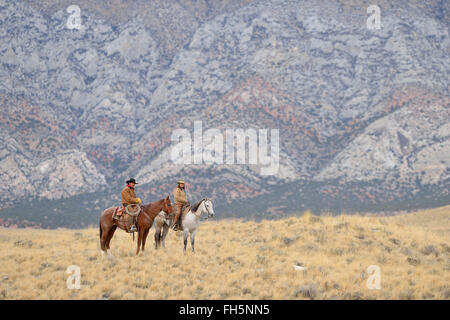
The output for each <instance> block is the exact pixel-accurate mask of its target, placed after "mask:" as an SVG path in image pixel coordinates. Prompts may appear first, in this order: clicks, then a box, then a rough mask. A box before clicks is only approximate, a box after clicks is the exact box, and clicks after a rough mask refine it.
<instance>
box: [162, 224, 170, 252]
mask: <svg viewBox="0 0 450 320" xmlns="http://www.w3.org/2000/svg"><path fill="white" fill-rule="evenodd" d="M167 232H169V226H168V225H166V224H164V226H163V232H162V241H161V243H162V247H163V248H165V247H166V236H167Z"/></svg>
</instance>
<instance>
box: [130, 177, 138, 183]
mask: <svg viewBox="0 0 450 320" xmlns="http://www.w3.org/2000/svg"><path fill="white" fill-rule="evenodd" d="M130 182H132V183H134V184H138V183H137V182H136V180H134V178H131V179H130V180H128V181H127V184H129V183H130Z"/></svg>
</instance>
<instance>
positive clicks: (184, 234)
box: [183, 230, 189, 252]
mask: <svg viewBox="0 0 450 320" xmlns="http://www.w3.org/2000/svg"><path fill="white" fill-rule="evenodd" d="M188 237H189V231H188V230H184V231H183V242H184V252H186V246H187V240H188Z"/></svg>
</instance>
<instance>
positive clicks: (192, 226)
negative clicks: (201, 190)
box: [155, 198, 215, 252]
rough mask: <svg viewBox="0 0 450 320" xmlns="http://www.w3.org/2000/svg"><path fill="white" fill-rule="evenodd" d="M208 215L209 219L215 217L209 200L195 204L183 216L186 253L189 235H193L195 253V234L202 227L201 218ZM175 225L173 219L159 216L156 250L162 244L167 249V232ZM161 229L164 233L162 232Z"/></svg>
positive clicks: (182, 225) (156, 226)
mask: <svg viewBox="0 0 450 320" xmlns="http://www.w3.org/2000/svg"><path fill="white" fill-rule="evenodd" d="M205 213H206V214H207V218H213V217H214V214H215V213H214V209H213V204H212V201H211V200H210V199H208V198H205V199H203V200H200V201H198V202H196V203H194V204H193V205H192V206H191V207H190V208H189V212H188V213H186V215H185V216H184V217H183V215H181V217H180V219H181V227H182V228H183V241H184V251H186V246H187V239H188V237H189V234H190V235H191V248H192V252H195V249H194V242H195V234H196V233H197V228H198V226H199V225H200V222H201V217H202V216H203V215H204V214H205ZM172 224H173V219H172V218H171V217H170V218H169V219H166V217H165V214H164V213H163V214H161V213H160V214H159V215H158V216H157V217H156V218H155V229H156V231H155V249H157V248H158V245H161V244H162V247H163V248H164V247H165V239H166V236H167V232H168V231H169V228H170V227H171V226H172ZM161 229H163V230H162V232H161Z"/></svg>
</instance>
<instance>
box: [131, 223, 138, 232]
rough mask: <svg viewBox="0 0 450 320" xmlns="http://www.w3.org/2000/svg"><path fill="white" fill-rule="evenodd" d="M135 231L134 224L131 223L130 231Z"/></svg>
mask: <svg viewBox="0 0 450 320" xmlns="http://www.w3.org/2000/svg"><path fill="white" fill-rule="evenodd" d="M136 231H137V229H136V226H135V225H134V224H133V225H132V226H131V228H130V232H136Z"/></svg>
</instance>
